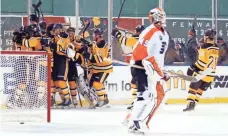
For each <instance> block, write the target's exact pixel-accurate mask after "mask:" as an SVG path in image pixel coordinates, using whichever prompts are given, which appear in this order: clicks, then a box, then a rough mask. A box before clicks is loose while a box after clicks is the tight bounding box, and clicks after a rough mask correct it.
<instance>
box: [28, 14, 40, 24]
mask: <svg viewBox="0 0 228 136" xmlns="http://www.w3.org/2000/svg"><path fill="white" fill-rule="evenodd" d="M29 18H30V21H35V22H37V23H38V22H39V17H38V16H37V15H36V14H31V15H30V16H29Z"/></svg>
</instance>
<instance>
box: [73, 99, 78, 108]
mask: <svg viewBox="0 0 228 136" xmlns="http://www.w3.org/2000/svg"><path fill="white" fill-rule="evenodd" d="M77 106H78V101H77V99H75V100H72V103H71V108H76V107H77Z"/></svg>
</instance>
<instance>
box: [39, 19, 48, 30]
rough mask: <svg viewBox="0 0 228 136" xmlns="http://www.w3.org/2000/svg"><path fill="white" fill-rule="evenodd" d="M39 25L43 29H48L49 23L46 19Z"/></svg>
mask: <svg viewBox="0 0 228 136" xmlns="http://www.w3.org/2000/svg"><path fill="white" fill-rule="evenodd" d="M39 26H40V28H41V29H45V30H46V28H47V24H46V22H44V21H42V22H40V23H39Z"/></svg>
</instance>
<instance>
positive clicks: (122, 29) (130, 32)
mask: <svg viewBox="0 0 228 136" xmlns="http://www.w3.org/2000/svg"><path fill="white" fill-rule="evenodd" d="M116 28H117V29H119V30H120V31H124V32H126V33H129V34H134V32H132V31H129V30H127V29H124V28H122V27H119V26H117V27H116Z"/></svg>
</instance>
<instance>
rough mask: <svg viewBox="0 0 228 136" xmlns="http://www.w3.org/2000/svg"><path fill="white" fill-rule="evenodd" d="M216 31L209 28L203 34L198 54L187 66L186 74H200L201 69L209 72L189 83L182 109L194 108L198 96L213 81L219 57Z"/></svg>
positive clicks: (189, 109)
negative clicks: (185, 105) (193, 62)
mask: <svg viewBox="0 0 228 136" xmlns="http://www.w3.org/2000/svg"><path fill="white" fill-rule="evenodd" d="M215 36H216V31H215V30H213V29H209V30H207V31H206V32H205V34H204V43H203V45H202V46H201V47H200V48H199V50H198V52H199V56H198V59H197V60H196V62H195V64H193V65H192V66H191V67H190V68H188V71H187V75H188V76H196V77H197V75H200V74H201V73H202V72H203V71H206V70H208V69H211V73H210V74H208V75H206V76H205V77H203V78H202V79H201V80H199V81H198V82H195V83H191V84H190V86H189V91H188V98H187V107H186V108H185V109H183V111H184V112H185V111H191V110H194V108H195V106H196V104H197V103H198V102H199V99H200V96H201V95H202V94H203V92H204V91H206V90H207V89H208V87H210V85H211V83H212V82H213V81H214V74H215V71H216V65H217V62H218V58H219V47H218V46H217V45H216V44H215Z"/></svg>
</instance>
